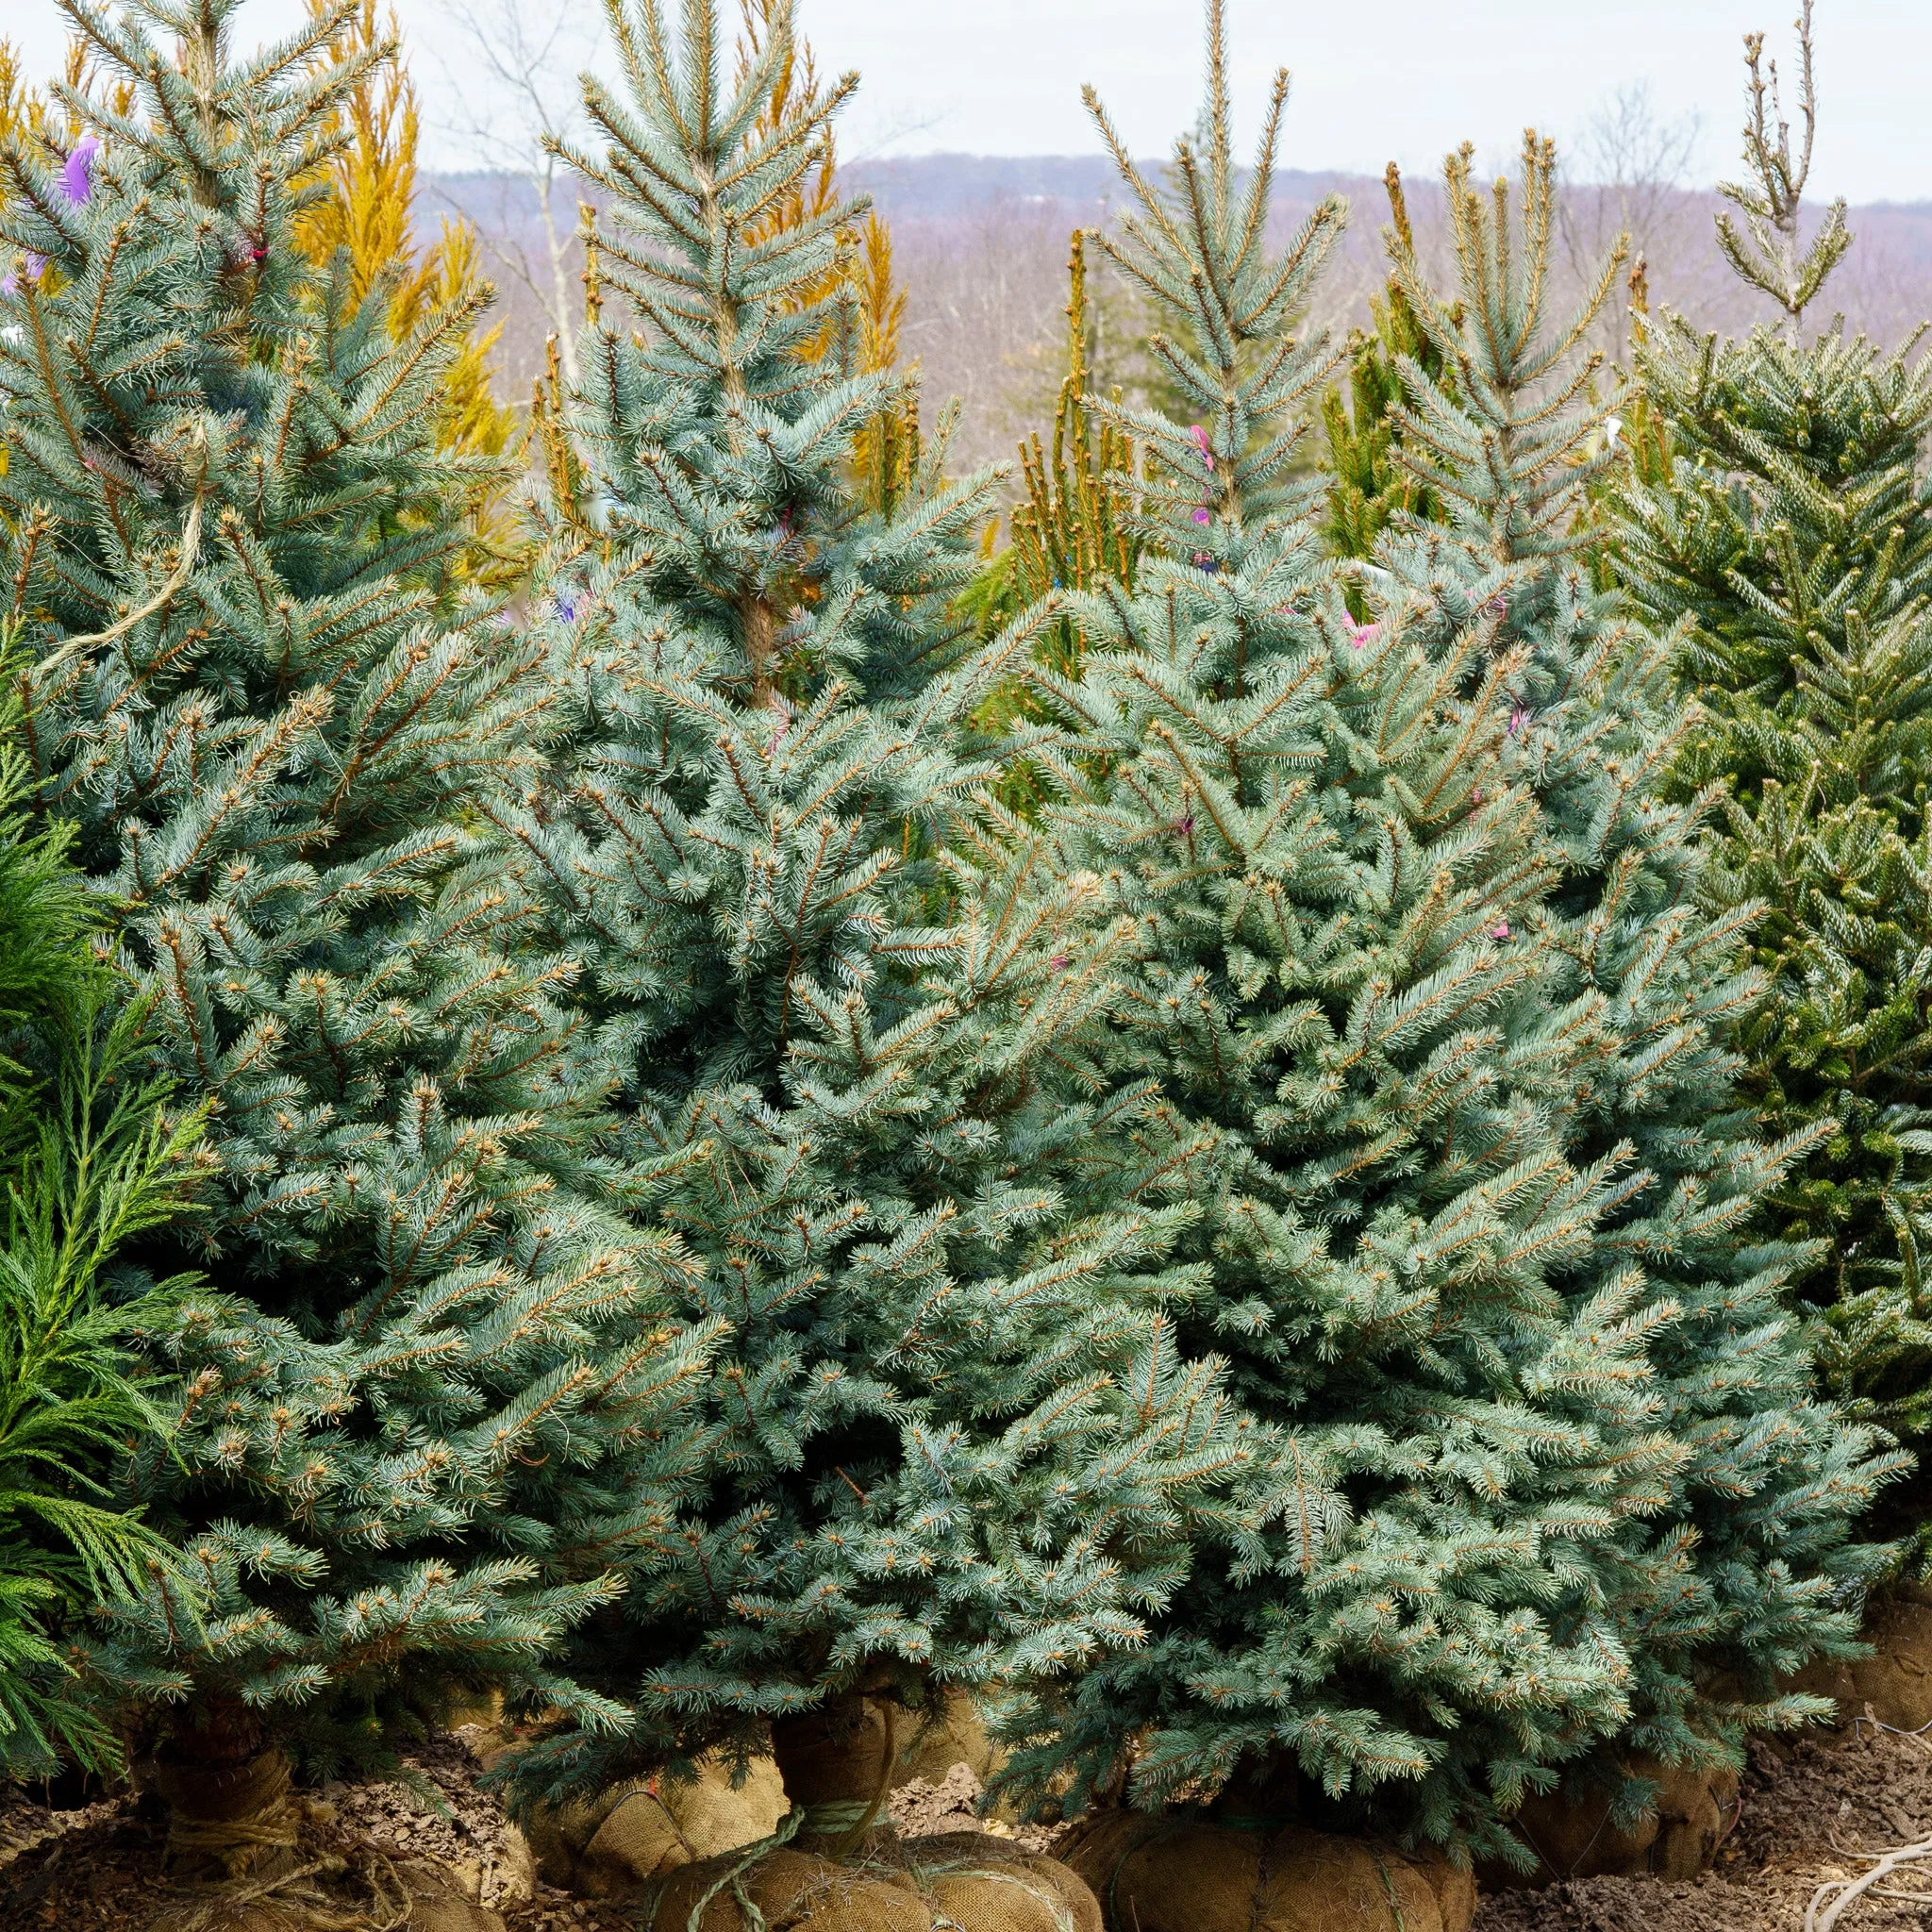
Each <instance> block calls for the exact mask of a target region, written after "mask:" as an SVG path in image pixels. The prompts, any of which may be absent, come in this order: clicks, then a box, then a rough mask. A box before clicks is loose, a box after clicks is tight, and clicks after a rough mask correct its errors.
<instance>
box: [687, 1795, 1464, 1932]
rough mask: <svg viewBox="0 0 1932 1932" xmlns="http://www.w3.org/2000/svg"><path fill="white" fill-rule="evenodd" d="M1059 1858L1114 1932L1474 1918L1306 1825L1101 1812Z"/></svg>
mask: <svg viewBox="0 0 1932 1932" xmlns="http://www.w3.org/2000/svg"><path fill="white" fill-rule="evenodd" d="M1054 1857H1056V1858H1058V1859H1059V1860H1061V1861H1062V1862H1063V1863H1065V1864H1067V1865H1069V1866H1071V1867H1072V1869H1073V1870H1074V1872H1075V1873H1077V1874H1079V1875H1080V1877H1082V1878H1083V1879H1085V1880H1086V1882H1087V1884H1088V1886H1089V1887H1090V1888H1091V1890H1092V1891H1093V1893H1094V1896H1095V1897H1096V1898H1097V1899H1098V1900H1099V1901H1100V1908H1101V1910H1102V1912H1103V1913H1104V1914H1105V1918H1106V1924H1107V1932H1468V1928H1469V1924H1470V1922H1471V1920H1472V1919H1474V1916H1475V1880H1474V1877H1473V1876H1472V1875H1471V1874H1469V1873H1468V1872H1464V1871H1459V1870H1457V1867H1456V1866H1454V1865H1453V1864H1451V1863H1450V1862H1449V1860H1448V1859H1446V1858H1440V1857H1436V1858H1425V1857H1413V1856H1411V1855H1410V1854H1408V1853H1406V1852H1403V1851H1400V1850H1398V1849H1396V1848H1395V1847H1393V1846H1391V1845H1383V1844H1373V1843H1370V1842H1368V1841H1367V1840H1361V1839H1351V1838H1341V1837H1337V1836H1335V1835H1334V1834H1332V1833H1328V1832H1322V1831H1315V1830H1312V1829H1310V1828H1308V1827H1307V1826H1305V1825H1300V1824H1275V1825H1270V1826H1267V1827H1265V1828H1261V1829H1255V1830H1239V1829H1235V1828H1233V1827H1230V1826H1227V1825H1223V1824H1214V1823H1212V1822H1211V1821H1209V1820H1208V1819H1205V1818H1201V1817H1198V1816H1194V1815H1188V1814H1178V1815H1177V1814H1169V1815H1166V1816H1159V1815H1152V1814H1149V1813H1146V1812H1141V1811H1099V1812H1094V1813H1092V1814H1091V1815H1090V1816H1089V1817H1087V1818H1083V1819H1081V1820H1080V1821H1079V1822H1078V1823H1077V1824H1074V1825H1073V1826H1071V1827H1070V1828H1069V1829H1068V1831H1067V1832H1066V1833H1065V1834H1064V1836H1062V1837H1061V1839H1060V1840H1059V1841H1058V1843H1057V1844H1056V1845H1055V1846H1054ZM667 1932H668V1928H667Z"/></svg>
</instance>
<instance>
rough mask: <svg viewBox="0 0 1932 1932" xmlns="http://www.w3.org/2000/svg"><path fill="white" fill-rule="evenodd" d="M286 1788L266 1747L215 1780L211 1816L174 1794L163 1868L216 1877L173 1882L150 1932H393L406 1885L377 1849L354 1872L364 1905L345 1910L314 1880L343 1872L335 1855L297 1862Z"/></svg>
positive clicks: (276, 1757)
mask: <svg viewBox="0 0 1932 1932" xmlns="http://www.w3.org/2000/svg"><path fill="white" fill-rule="evenodd" d="M291 1782H292V1779H291V1772H290V1769H289V1761H288V1759H287V1758H286V1757H283V1756H282V1755H281V1754H280V1753H279V1752H275V1751H265V1752H263V1753H262V1754H261V1755H260V1756H259V1757H257V1758H256V1759H255V1760H254V1761H253V1762H252V1763H251V1764H249V1765H248V1766H247V1768H246V1769H245V1770H244V1771H242V1772H241V1773H240V1774H237V1775H235V1776H233V1777H231V1778H225V1779H224V1780H222V1782H221V1786H220V1798H219V1802H220V1814H215V1815H211V1814H210V1813H209V1812H208V1810H205V1809H198V1808H196V1807H193V1806H192V1805H190V1804H187V1803H184V1802H180V1801H179V1796H178V1794H177V1802H176V1803H175V1807H174V1811H173V1815H172V1816H171V1817H170V1819H169V1821H168V1843H167V1850H166V1852H165V1853H164V1854H163V1858H162V1864H163V1868H164V1869H167V1868H171V1867H172V1868H175V1869H177V1870H178V1869H179V1868H180V1867H181V1866H183V1865H184V1864H185V1865H187V1866H189V1867H190V1868H191V1869H192V1868H193V1867H194V1866H196V1865H200V1866H202V1867H204V1868H206V1866H207V1865H208V1863H209V1862H210V1861H211V1862H212V1863H214V1864H215V1865H218V1866H219V1867H220V1868H221V1871H222V1874H223V1875H222V1876H221V1877H220V1878H216V1879H199V1880H196V1879H191V1880H186V1881H178V1880H177V1881H176V1886H175V1890H176V1895H177V1902H176V1903H175V1904H174V1905H173V1906H171V1907H167V1908H166V1909H164V1910H163V1911H162V1913H161V1915H160V1917H159V1918H158V1920H157V1921H156V1922H155V1932H269V1928H271V1927H273V1928H275V1932H398V1928H399V1927H401V1926H403V1925H406V1924H408V1918H409V1907H410V1900H409V1893H408V1888H407V1887H406V1886H405V1885H404V1884H403V1882H402V1880H401V1879H400V1878H399V1877H398V1876H397V1874H396V1870H395V1867H394V1866H393V1865H392V1864H391V1862H390V1861H389V1859H388V1858H387V1857H384V1856H383V1855H382V1854H381V1853H379V1852H377V1853H375V1854H374V1855H373V1856H372V1857H370V1858H369V1859H368V1860H367V1862H366V1863H365V1864H363V1865H362V1866H361V1868H360V1869H359V1870H358V1872H357V1874H356V1875H357V1876H358V1878H359V1879H360V1880H361V1881H362V1883H363V1884H364V1885H365V1886H366V1887H367V1888H368V1891H369V1903H368V1904H367V1905H364V1906H358V1907H353V1908H345V1907H343V1906H342V1904H341V1901H339V1900H337V1899H333V1898H331V1897H330V1896H329V1895H328V1893H327V1892H326V1891H325V1890H323V1888H322V1887H321V1886H320V1885H319V1884H318V1883H317V1882H316V1881H317V1880H318V1879H322V1878H335V1877H340V1876H341V1875H343V1874H346V1873H348V1872H349V1871H350V1869H351V1867H350V1865H349V1861H348V1860H347V1859H345V1858H342V1857H338V1856H335V1855H329V1856H326V1857H319V1858H308V1859H306V1860H304V1859H301V1858H300V1857H299V1853H298V1845H299V1841H300V1837H301V1833H300V1827H299V1824H298V1821H297V1819H296V1816H295V1811H294V1807H293V1806H292V1804H291V1802H290V1787H291ZM221 1814H227V1815H221ZM277 1854H279V1855H280V1857H279V1858H277V1857H276V1855H277ZM277 1865H278V1866H279V1869H271V1868H273V1867H275V1866H277Z"/></svg>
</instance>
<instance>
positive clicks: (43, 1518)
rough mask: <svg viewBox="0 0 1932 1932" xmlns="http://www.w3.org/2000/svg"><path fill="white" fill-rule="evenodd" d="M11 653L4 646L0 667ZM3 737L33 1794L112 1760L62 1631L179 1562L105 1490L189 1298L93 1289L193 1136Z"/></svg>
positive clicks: (17, 1488)
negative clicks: (155, 1352) (170, 1099)
mask: <svg viewBox="0 0 1932 1932" xmlns="http://www.w3.org/2000/svg"><path fill="white" fill-rule="evenodd" d="M11 643H12V638H11V634H10V633H9V632H8V631H5V630H0V665H5V664H7V663H8V660H10V659H11V658H13V656H14V653H13V652H12V651H11V649H10V648H8V647H9V646H10V645H11ZM19 723H20V718H19V710H18V700H17V699H14V698H11V697H6V698H0V1189H4V1198H0V1774H5V1775H8V1776H12V1777H32V1776H45V1775H47V1774H49V1773H51V1772H54V1771H57V1770H58V1769H59V1768H60V1767H61V1765H62V1764H63V1762H67V1761H74V1762H77V1763H79V1764H80V1765H82V1766H83V1767H84V1768H86V1769H88V1770H90V1771H99V1770H105V1769H107V1768H108V1767H109V1766H111V1765H112V1764H114V1763H115V1762H116V1761H117V1758H118V1756H119V1749H118V1740H116V1738H115V1735H114V1731H113V1728H112V1717H113V1713H112V1712H111V1710H104V1709H103V1708H102V1707H101V1705H100V1702H99V1700H98V1699H97V1698H95V1697H94V1696H92V1694H91V1690H92V1687H90V1686H87V1685H86V1684H84V1683H83V1682H82V1681H81V1680H80V1679H79V1677H78V1676H77V1674H76V1673H75V1669H74V1665H73V1662H72V1660H71V1658H70V1657H69V1656H68V1654H67V1652H66V1648H65V1645H64V1643H63V1641H62V1637H63V1632H62V1627H61V1626H62V1625H63V1624H66V1623H69V1622H71V1621H72V1620H73V1619H75V1617H77V1616H79V1615H81V1614H83V1613H84V1612H85V1611H86V1610H88V1609H89V1608H90V1607H92V1606H93V1605H95V1604H97V1603H99V1602H102V1601H104V1600H108V1599H114V1600H118V1601H120V1602H123V1603H125V1602H126V1601H127V1600H128V1599H129V1598H130V1597H131V1596H132V1595H134V1594H135V1593H137V1592H138V1591H139V1590H140V1589H141V1587H142V1584H143V1583H144V1582H145V1581H146V1579H147V1577H148V1574H149V1573H150V1569H151V1567H152V1568H159V1569H163V1570H165V1569H166V1568H168V1567H169V1566H170V1565H171V1564H172V1562H173V1560H174V1558H173V1555H172V1552H171V1551H170V1550H169V1548H168V1545H167V1544H166V1543H165V1542H164V1541H162V1540H161V1539H160V1538H159V1537H158V1535H157V1534H156V1533H155V1532H154V1531H153V1530H152V1529H151V1528H149V1527H148V1525H147V1524H144V1523H142V1521H141V1520H140V1519H139V1517H138V1516H136V1515H131V1514H128V1513H126V1512H125V1511H123V1510H119V1509H116V1508H115V1507H113V1506H112V1497H111V1493H110V1490H109V1478H110V1476H111V1474H112V1472H113V1470H114V1469H115V1467H116V1465H117V1464H118V1463H119V1462H120V1461H121V1459H122V1458H123V1456H124V1455H125V1445H126V1443H127V1442H128V1441H130V1440H135V1439H139V1438H141V1437H143V1436H148V1435H150V1434H154V1433H156V1432H158V1428H159V1425H160V1419H159V1417H158V1414H157V1412H156V1410H155V1408H154V1407H152V1405H151V1403H150V1401H149V1400H148V1392H149V1391H144V1390H143V1388H142V1383H141V1378H140V1374H139V1370H138V1368H137V1365H136V1364H135V1362H134V1361H133V1359H132V1357H131V1354H130V1351H129V1349H128V1347H127V1341H128V1338H129V1336H130V1334H131V1332H132V1331H133V1330H134V1329H135V1328H136V1327H137V1326H138V1325H139V1324H141V1323H142V1322H144V1321H152V1320H154V1319H156V1318H157V1317H158V1316H159V1315H160V1314H161V1313H162V1312H163V1311H164V1310H165V1308H166V1307H167V1306H168V1305H169V1303H170V1302H171V1301H172V1300H173V1299H174V1297H175V1295H177V1294H178V1293H179V1292H181V1291H183V1290H184V1289H185V1288H186V1287H187V1285H188V1284H187V1283H186V1282H173V1283H167V1284H163V1285H162V1286H160V1287H158V1288H150V1289H149V1290H148V1291H147V1292H146V1293H145V1294H144V1295H134V1296H130V1295H128V1294H125V1293H124V1294H118V1295H117V1294H115V1293H113V1292H111V1291H110V1286H109V1280H108V1277H109V1276H110V1275H111V1274H112V1272H113V1269H114V1264H115V1261H116V1257H117V1254H118V1251H119V1250H120V1249H121V1247H122V1246H123V1244H124V1243H125V1242H127V1241H130V1240H132V1239H134V1238H135V1237H137V1236H139V1235H140V1234H141V1233H142V1232H143V1231H144V1230H145V1229H147V1228H150V1227H152V1226H154V1225H156V1224H158V1223H160V1222H162V1221H165V1220H167V1219H168V1218H170V1217H171V1216H173V1215H175V1214H176V1213H177V1212H178V1211H179V1210H180V1208H182V1206H183V1202H182V1197H181V1191H180V1190H181V1185H182V1183H183V1182H185V1181H186V1180H188V1179H189V1178H191V1174H190V1173H189V1168H190V1164H191V1163H190V1155H191V1152H192V1149H193V1147H194V1145H195V1143H196V1142H197V1141H198V1140H199V1138H200V1132H201V1122H200V1119H199V1117H198V1116H197V1115H194V1114H192V1113H191V1114H189V1115H187V1116H185V1117H177V1118H176V1119H175V1120H173V1121H170V1120H168V1119H167V1118H165V1117H164V1116H163V1115H162V1114H161V1113H160V1111H159V1108H158V1092H157V1091H156V1089H155V1088H154V1087H153V1085H152V1084H151V1083H148V1082H145V1081H143V1080H142V1079H141V1077H140V1076H139V1073H138V1071H137V1061H138V1058H139V1054H140V1050H141V1041H140V1038H139V1023H140V1018H141V1015H140V1013H139V1011H138V1009H133V1008H119V1009H118V1010H117V1008H116V1007H115V1004H114V992H115V989H114V986H113V983H112V979H111V976H110V975H109V974H108V972H107V970H106V968H105V966H104V965H103V963H102V962H101V960H100V959H99V958H97V957H96V956H95V955H94V954H93V953H92V950H91V948H90V945H89V940H90V936H91V934H92V930H93V925H94V917H93V914H92V908H90V907H89V904H88V900H87V893H86V889H85V884H84V882H83V880H82V879H81V877H80V875H79V874H77V873H76V872H75V870H74V869H73V867H72V866H71V865H70V864H69V863H68V860H67V857H66V849H65V848H66V844H67V837H66V832H65V830H64V828H60V827H56V826H48V825H46V824H43V823H42V822H40V821H39V820H37V819H36V818H35V817H34V816H33V815H32V814H31V812H30V811H29V809H28V805H29V799H30V795H31V791H32V780H31V776H30V774H29V773H28V771H27V767H26V760H25V758H24V757H23V756H22V755H21V753H20V751H19V749H18V747H17V745H15V744H14V743H12V742H10V739H11V738H12V736H13V733H14V732H15V730H16V729H17V727H18V725H19Z"/></svg>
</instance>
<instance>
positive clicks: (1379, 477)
mask: <svg viewBox="0 0 1932 1932" xmlns="http://www.w3.org/2000/svg"><path fill="white" fill-rule="evenodd" d="M1382 181H1383V186H1384V187H1385V188H1386V189H1387V191H1388V194H1389V213H1390V219H1391V225H1392V227H1393V231H1394V233H1395V235H1396V236H1397V237H1398V238H1399V239H1400V240H1401V242H1403V244H1404V245H1405V246H1407V247H1409V248H1413V246H1414V245H1415V237H1414V231H1413V230H1412V229H1411V227H1410V225H1409V220H1408V200H1407V196H1406V195H1405V194H1404V192H1403V189H1402V173H1401V170H1400V169H1398V168H1397V167H1396V165H1395V163H1394V162H1393V161H1391V162H1390V163H1389V167H1388V170H1387V172H1386V173H1385V174H1384V175H1383V177H1382ZM1369 313H1370V318H1371V321H1372V323H1373V327H1372V328H1369V329H1357V330H1355V331H1354V332H1353V333H1352V334H1351V335H1350V337H1349V341H1348V365H1349V366H1348V399H1347V401H1346V402H1344V401H1343V400H1342V394H1341V390H1340V389H1339V388H1338V389H1332V390H1330V391H1329V392H1328V393H1327V395H1326V396H1324V398H1323V400H1322V424H1323V427H1324V429H1325V430H1326V432H1327V438H1328V471H1329V482H1328V500H1327V504H1326V508H1325V511H1324V517H1323V520H1322V533H1323V536H1324V538H1325V539H1326V541H1327V544H1328V549H1329V551H1330V553H1331V554H1332V555H1334V556H1336V557H1353V558H1372V557H1373V556H1374V553H1375V540H1376V539H1377V538H1378V537H1379V536H1380V535H1381V533H1382V531H1383V529H1384V528H1385V527H1386V526H1387V525H1388V523H1389V520H1390V518H1391V516H1393V515H1394V514H1395V513H1396V512H1397V511H1398V510H1400V511H1404V512H1406V513H1407V514H1408V515H1410V516H1418V517H1428V518H1433V517H1436V516H1438V515H1439V514H1440V512H1441V506H1440V504H1439V503H1438V502H1437V500H1436V499H1435V498H1434V497H1433V496H1432V495H1431V494H1430V493H1429V492H1428V491H1426V490H1425V489H1424V486H1423V485H1422V484H1421V483H1420V482H1418V480H1417V479H1416V477H1415V475H1414V474H1413V472H1411V471H1410V470H1407V469H1405V468H1404V467H1403V466H1402V465H1401V464H1400V463H1398V462H1397V461H1396V460H1395V457H1394V452H1393V447H1392V445H1393V443H1394V440H1395V437H1396V435H1397V433H1398V421H1397V415H1396V410H1397V408H1398V406H1399V405H1400V404H1401V402H1402V377H1401V375H1400V374H1399V372H1398V366H1397V365H1398V363H1399V361H1400V360H1401V359H1402V358H1405V357H1406V358H1409V359H1411V360H1413V361H1415V362H1416V363H1417V364H1418V365H1419V366H1420V367H1421V368H1423V369H1424V371H1425V372H1426V373H1427V374H1428V375H1430V376H1431V377H1433V378H1434V379H1435V380H1436V381H1438V382H1446V383H1449V384H1450V386H1451V387H1452V388H1453V381H1452V380H1451V378H1449V376H1448V374H1447V371H1446V370H1445V368H1444V366H1443V361H1442V356H1441V350H1440V349H1438V348H1437V346H1436V344H1435V343H1434V342H1433V341H1430V340H1429V338H1428V336H1427V335H1426V334H1424V331H1423V328H1422V325H1420V324H1419V323H1418V322H1417V321H1416V318H1415V316H1414V315H1413V314H1412V313H1411V311H1410V309H1409V306H1408V298H1407V295H1406V294H1404V292H1403V290H1402V285H1401V283H1400V282H1399V281H1398V280H1397V279H1396V278H1395V277H1394V276H1392V275H1391V277H1390V279H1389V284H1388V287H1387V288H1386V289H1385V290H1384V291H1383V293H1382V294H1381V296H1380V297H1375V296H1371V297H1370V300H1369ZM1359 601H1360V600H1359V598H1357V603H1358V604H1359ZM1361 614H1362V612H1361V610H1360V609H1359V608H1358V609H1357V612H1356V615H1357V617H1359V616H1360V615H1361Z"/></svg>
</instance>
